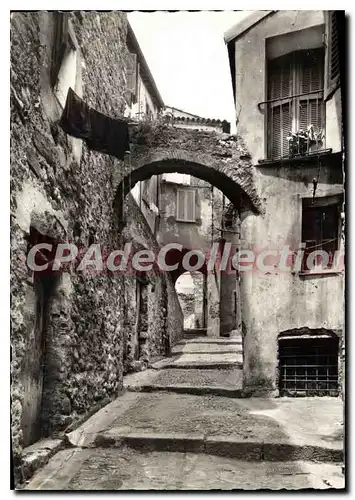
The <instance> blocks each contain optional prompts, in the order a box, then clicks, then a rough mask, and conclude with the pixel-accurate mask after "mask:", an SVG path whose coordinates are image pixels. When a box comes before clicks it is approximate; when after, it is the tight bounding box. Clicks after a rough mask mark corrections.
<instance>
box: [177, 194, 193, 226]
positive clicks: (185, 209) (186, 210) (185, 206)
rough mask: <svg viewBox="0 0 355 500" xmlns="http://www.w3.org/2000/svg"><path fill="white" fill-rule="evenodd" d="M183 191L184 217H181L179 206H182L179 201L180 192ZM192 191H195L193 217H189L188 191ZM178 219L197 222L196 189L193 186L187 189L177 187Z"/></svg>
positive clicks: (179, 220) (178, 220)
mask: <svg viewBox="0 0 355 500" xmlns="http://www.w3.org/2000/svg"><path fill="white" fill-rule="evenodd" d="M180 192H182V193H184V218H180V217H179V208H180V203H179V193H180ZM189 192H191V193H193V204H192V207H193V218H192V219H188V218H187V216H188V193H189ZM176 221H177V222H190V223H195V222H196V189H193V188H187V189H186V188H185V189H180V188H177V189H176Z"/></svg>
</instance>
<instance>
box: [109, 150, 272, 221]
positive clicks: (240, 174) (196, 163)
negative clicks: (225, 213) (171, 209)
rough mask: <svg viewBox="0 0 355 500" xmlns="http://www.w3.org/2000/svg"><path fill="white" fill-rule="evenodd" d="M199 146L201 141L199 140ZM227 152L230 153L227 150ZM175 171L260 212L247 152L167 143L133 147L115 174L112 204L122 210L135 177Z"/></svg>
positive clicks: (135, 180)
mask: <svg viewBox="0 0 355 500" xmlns="http://www.w3.org/2000/svg"><path fill="white" fill-rule="evenodd" d="M199 146H200V149H201V150H203V143H201V144H200V143H199ZM230 154H231V153H230ZM173 172H178V173H182V174H190V175H192V176H193V177H197V178H200V179H202V180H205V181H207V182H209V183H210V184H212V185H213V186H215V187H216V188H217V189H219V190H220V191H221V192H222V193H223V194H225V196H226V197H227V198H228V199H229V200H230V202H231V203H232V204H233V205H234V206H235V207H237V208H238V209H239V210H240V211H243V210H250V211H252V212H253V213H255V214H261V213H263V207H262V202H261V198H260V196H259V194H258V191H257V188H256V186H255V182H254V172H253V166H252V164H251V163H250V159H249V155H248V154H247V153H245V154H243V155H239V156H237V157H235V158H233V156H230V157H223V156H221V153H219V154H218V155H212V154H206V153H201V152H200V151H188V150H186V149H182V148H173V147H172V148H170V147H167V146H165V147H154V148H147V147H139V146H138V147H134V148H133V150H132V154H131V155H130V156H129V158H128V159H127V161H125V162H124V163H123V164H121V165H120V171H119V173H118V175H117V177H116V182H117V190H116V195H115V205H116V210H117V212H118V215H121V214H122V207H123V203H124V198H125V196H126V195H127V194H128V192H129V191H130V190H131V189H132V188H133V187H134V186H135V184H136V183H137V182H139V181H143V180H145V179H147V178H149V177H151V176H153V175H158V174H163V173H173Z"/></svg>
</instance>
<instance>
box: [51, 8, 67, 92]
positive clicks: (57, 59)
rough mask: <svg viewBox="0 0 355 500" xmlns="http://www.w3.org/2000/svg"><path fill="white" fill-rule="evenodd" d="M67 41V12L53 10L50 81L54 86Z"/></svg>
mask: <svg viewBox="0 0 355 500" xmlns="http://www.w3.org/2000/svg"><path fill="white" fill-rule="evenodd" d="M68 41H69V13H68V12H54V40H53V47H52V67H51V83H52V87H55V85H56V84H57V80H58V74H59V70H60V67H61V65H62V61H63V58H64V54H65V51H66V49H67V46H68Z"/></svg>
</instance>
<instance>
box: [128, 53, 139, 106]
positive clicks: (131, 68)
mask: <svg viewBox="0 0 355 500" xmlns="http://www.w3.org/2000/svg"><path fill="white" fill-rule="evenodd" d="M126 78H127V84H126V85H127V91H128V92H130V93H131V94H132V95H133V96H134V97H135V96H136V93H137V54H132V53H131V52H130V53H129V55H128V61H127V70H126Z"/></svg>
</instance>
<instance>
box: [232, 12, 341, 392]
mask: <svg viewBox="0 0 355 500" xmlns="http://www.w3.org/2000/svg"><path fill="white" fill-rule="evenodd" d="M334 12H335V11H334ZM334 12H327V11H257V12H254V13H253V14H251V15H250V16H249V17H247V18H246V19H244V20H243V21H242V22H241V23H240V24H238V25H236V26H234V27H232V28H231V29H230V30H229V31H228V32H227V33H226V34H225V42H226V44H227V48H228V53H229V60H230V69H231V76H232V85H233V91H234V98H235V106H236V116H237V133H238V134H240V135H242V137H243V138H244V140H245V143H246V146H247V148H248V150H249V152H250V154H251V156H252V161H253V165H254V166H255V171H256V174H255V182H256V184H257V185H258V187H259V189H260V192H262V196H263V201H264V203H265V212H264V215H263V216H262V217H255V216H253V215H252V214H250V215H247V216H245V214H244V215H243V216H242V217H241V242H240V245H241V248H242V249H243V250H245V249H250V250H255V249H257V250H258V251H259V252H260V251H261V250H277V251H280V250H281V249H282V248H284V247H285V246H288V250H290V251H291V254H290V256H289V262H291V263H292V262H293V264H292V265H291V267H290V268H289V270H288V271H285V272H281V271H277V272H275V271H274V270H273V265H272V259H271V265H269V266H267V269H266V270H265V271H264V272H260V271H258V270H255V271H253V272H243V273H242V276H241V283H240V287H241V295H242V298H241V300H242V322H243V330H244V335H245V337H244V383H245V392H246V393H254V394H255V393H257V392H261V393H268V392H269V393H274V394H280V395H283V394H286V395H287V394H291V395H293V394H298V393H300V394H307V395H313V394H316V395H335V394H337V393H338V390H339V386H340V385H341V384H340V381H341V371H342V362H341V359H340V358H341V356H340V353H341V349H340V347H341V346H342V345H343V341H344V339H343V326H344V270H343V266H342V265H341V263H340V265H335V262H334V259H335V258H338V257H339V255H342V253H343V250H344V243H343V239H342V237H341V235H342V219H343V201H344V200H343V195H344V179H343V173H342V153H343V146H342V126H341V123H342V120H341V90H340V85H339V68H340V63H339V52H338V47H337V43H338V38H339V37H338V34H337V31H336V23H335V17H334V15H335V14H334ZM250 61H252V62H253V63H252V64H250ZM300 248H303V249H304V258H303V259H301V260H302V262H301V266H300V269H299V270H295V268H294V267H293V265H294V254H295V253H296V251H298V250H299V249H300ZM315 250H319V251H320V255H318V256H317V257H315V259H316V260H317V259H318V261H317V262H316V265H315V266H314V265H311V266H308V264H307V256H308V255H309V254H310V253H311V252H312V251H315ZM292 252H293V253H292ZM322 252H324V253H323V255H322ZM325 254H326V255H325ZM292 255H293V256H292ZM327 256H328V258H329V260H328V262H327ZM269 257H270V256H269ZM322 259H324V260H322ZM310 267H311V269H310ZM292 365H294V366H292Z"/></svg>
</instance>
